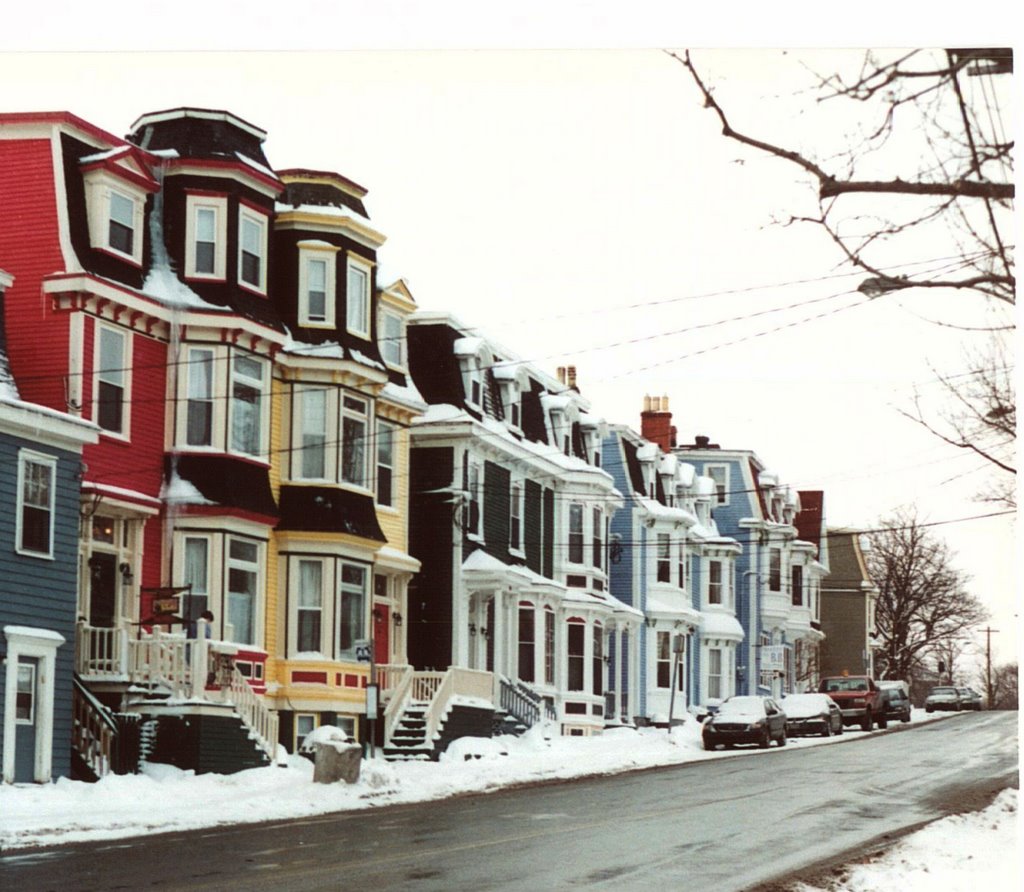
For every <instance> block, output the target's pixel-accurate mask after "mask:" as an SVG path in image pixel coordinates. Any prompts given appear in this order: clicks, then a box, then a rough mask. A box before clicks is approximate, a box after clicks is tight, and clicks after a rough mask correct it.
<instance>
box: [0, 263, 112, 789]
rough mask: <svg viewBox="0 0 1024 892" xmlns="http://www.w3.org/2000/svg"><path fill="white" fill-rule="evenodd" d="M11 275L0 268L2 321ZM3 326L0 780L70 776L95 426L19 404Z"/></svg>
mask: <svg viewBox="0 0 1024 892" xmlns="http://www.w3.org/2000/svg"><path fill="white" fill-rule="evenodd" d="M11 284H12V277H11V276H10V275H9V274H8V273H6V272H5V271H4V270H3V269H0V322H2V320H3V313H2V309H3V303H4V292H5V291H6V290H7V289H8V288H9V287H10V285H11ZM5 341H6V339H5V336H4V327H3V325H2V324H0V779H2V782H3V783H31V782H38V783H43V782H46V781H49V780H51V779H53V778H57V777H67V776H69V775H70V774H71V762H70V747H69V746H68V745H67V744H68V742H69V741H70V740H71V735H72V715H73V703H74V697H75V685H74V640H75V615H76V614H75V608H76V603H77V566H78V494H79V486H80V481H81V471H82V449H83V447H84V446H85V445H86V444H92V443H95V442H96V441H97V439H98V437H99V434H98V432H97V430H96V427H95V425H92V424H90V423H88V422H86V421H82V420H80V419H77V418H74V417H72V416H70V415H68V414H67V413H65V412H57V411H54V410H52V409H49V408H46V407H44V406H38V405H35V404H33V403H28V402H25V401H23V400H22V399H21V394H20V392H19V390H18V387H17V384H16V383H15V379H14V377H13V376H12V375H11V372H10V367H9V365H8V361H7V351H6V343H5Z"/></svg>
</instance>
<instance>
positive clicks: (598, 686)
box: [590, 624, 604, 697]
mask: <svg viewBox="0 0 1024 892" xmlns="http://www.w3.org/2000/svg"><path fill="white" fill-rule="evenodd" d="M591 643H592V645H593V651H594V652H593V655H592V657H591V661H590V668H591V671H592V673H593V676H594V678H593V682H594V696H595V697H600V696H601V695H602V694H603V693H604V629H602V628H601V626H599V625H597V624H595V625H594V637H593V641H592V642H591Z"/></svg>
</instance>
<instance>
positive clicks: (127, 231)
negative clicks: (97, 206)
mask: <svg viewBox="0 0 1024 892" xmlns="http://www.w3.org/2000/svg"><path fill="white" fill-rule="evenodd" d="M107 244H108V245H109V246H110V247H111V248H113V249H114V250H115V251H120V252H121V253H122V254H133V253H134V244H135V201H134V200H133V199H132V198H129V197H128V196H127V195H122V194H121V193H120V192H115V191H113V190H111V192H110V229H109V235H108V241H107Z"/></svg>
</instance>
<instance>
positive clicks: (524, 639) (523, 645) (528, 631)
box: [519, 604, 536, 681]
mask: <svg viewBox="0 0 1024 892" xmlns="http://www.w3.org/2000/svg"><path fill="white" fill-rule="evenodd" d="M535 637H536V627H535V626H534V609H533V605H529V604H521V605H520V607H519V678H520V679H522V680H523V681H533V673H534V669H533V665H534V663H533V660H534V644H535Z"/></svg>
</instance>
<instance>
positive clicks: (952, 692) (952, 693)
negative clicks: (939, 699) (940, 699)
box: [932, 688, 956, 696]
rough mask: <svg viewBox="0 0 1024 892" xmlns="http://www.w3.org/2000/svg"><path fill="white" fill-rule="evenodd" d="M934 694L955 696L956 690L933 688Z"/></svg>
mask: <svg viewBox="0 0 1024 892" xmlns="http://www.w3.org/2000/svg"><path fill="white" fill-rule="evenodd" d="M932 694H933V695H934V694H942V695H943V696H955V695H956V688H932Z"/></svg>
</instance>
